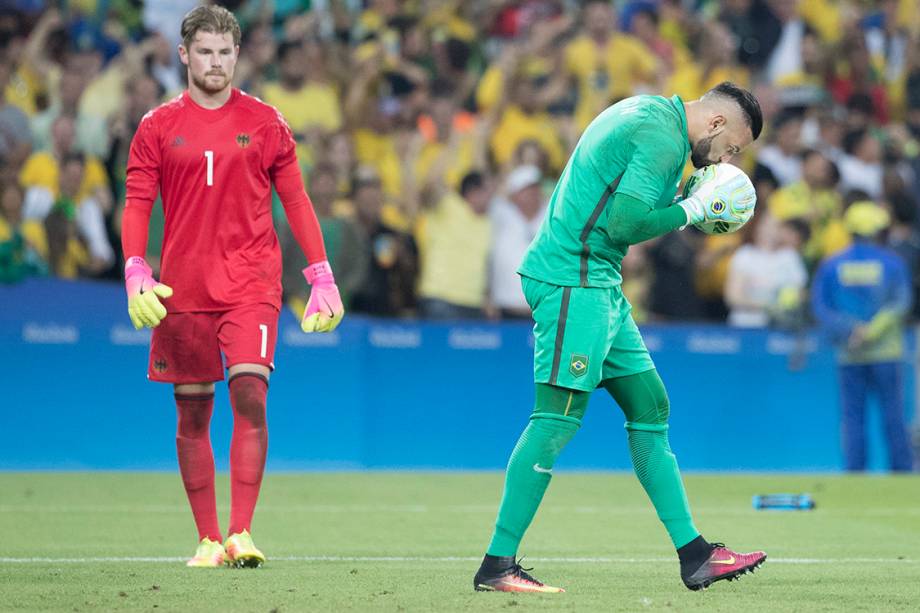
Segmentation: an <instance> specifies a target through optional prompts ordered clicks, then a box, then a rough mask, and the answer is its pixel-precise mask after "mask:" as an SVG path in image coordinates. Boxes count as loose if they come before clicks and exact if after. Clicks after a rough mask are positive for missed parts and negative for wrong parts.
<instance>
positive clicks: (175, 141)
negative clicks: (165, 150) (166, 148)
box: [171, 136, 185, 147]
mask: <svg viewBox="0 0 920 613" xmlns="http://www.w3.org/2000/svg"><path fill="white" fill-rule="evenodd" d="M184 144H185V139H184V138H182V137H181V136H177V137H176V138H174V139H173V142H172V145H171V146H172V147H181V146H182V145H184Z"/></svg>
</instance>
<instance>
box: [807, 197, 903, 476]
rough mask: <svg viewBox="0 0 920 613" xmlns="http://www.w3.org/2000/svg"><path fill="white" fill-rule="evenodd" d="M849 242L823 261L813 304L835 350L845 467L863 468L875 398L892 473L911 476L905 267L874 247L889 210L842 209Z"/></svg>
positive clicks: (871, 206)
mask: <svg viewBox="0 0 920 613" xmlns="http://www.w3.org/2000/svg"><path fill="white" fill-rule="evenodd" d="M845 220H846V224H847V227H848V229H849V230H850V232H851V233H853V235H854V237H855V240H854V243H853V245H852V246H851V247H850V248H849V249H847V250H845V251H843V252H841V253H839V254H837V255H835V256H833V257H831V258H830V259H828V260H826V261H825V262H824V263H823V264H822V265H821V267H820V268H819V269H818V272H817V274H816V276H815V279H814V283H813V287H812V307H813V309H814V312H815V316H816V317H817V319H818V322H819V323H820V324H821V326H822V328H823V329H824V330H825V331H826V332H827V334H828V335H829V336H830V338H831V339H832V341H833V342H834V343H835V344H836V346H837V348H838V363H839V372H840V386H841V387H840V395H841V409H842V426H843V427H842V435H843V450H844V458H845V462H846V469H847V470H849V471H862V470H865V469H866V412H867V409H868V407H867V400H868V396H869V394H870V393H873V394H877V395H878V398H879V404H880V407H881V412H882V416H883V424H884V431H885V438H886V441H887V447H888V461H889V466H890V468H891V470H894V471H909V470H911V467H912V462H913V460H912V454H911V449H910V444H909V441H908V435H907V428H906V425H905V417H904V398H903V395H904V387H903V385H902V383H901V377H902V373H901V370H902V368H903V365H902V361H903V359H904V347H903V334H904V317H905V316H906V314H907V312H908V310H909V309H910V301H911V286H910V278H909V275H908V272H907V267H906V266H905V264H904V262H903V261H902V260H901V258H899V257H898V256H897V254H895V253H894V252H892V251H891V250H889V249H886V248H884V247H881V246H880V245H879V244H878V241H879V239H880V236H881V234H882V232H883V231H884V230H885V229H886V228H887V227H888V225H889V216H888V213H887V212H886V211H885V210H884V209H882V208H881V207H879V206H878V205H876V204H874V203H872V202H857V203H854V204H853V205H851V206H850V208H849V209H847V211H846V216H845Z"/></svg>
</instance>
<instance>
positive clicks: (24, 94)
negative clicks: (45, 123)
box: [3, 9, 63, 116]
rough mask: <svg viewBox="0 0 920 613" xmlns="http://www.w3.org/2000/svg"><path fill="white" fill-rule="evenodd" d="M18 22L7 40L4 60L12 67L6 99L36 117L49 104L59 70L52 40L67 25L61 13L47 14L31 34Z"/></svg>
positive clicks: (51, 11) (5, 92)
mask: <svg viewBox="0 0 920 613" xmlns="http://www.w3.org/2000/svg"><path fill="white" fill-rule="evenodd" d="M17 21H18V23H17V25H16V28H15V29H14V30H12V31H9V32H8V34H7V36H5V37H4V38H7V37H8V40H7V41H6V44H5V46H4V47H5V48H4V49H3V54H4V60H5V61H6V62H9V64H10V67H11V70H10V72H11V76H10V77H9V82H8V83H7V84H6V90H5V91H4V95H5V97H6V101H7V102H8V103H9V104H12V105H13V106H17V107H19V108H20V109H22V111H23V112H25V113H26V114H27V115H29V116H32V115H34V114H35V113H36V112H37V111H39V110H40V109H41V108H42V107H43V106H45V105H46V104H47V100H48V77H49V73H51V72H52V71H53V70H54V69H55V68H56V66H55V65H54V62H53V60H52V59H51V57H50V49H51V45H49V39H50V38H51V35H52V33H54V32H56V31H59V28H60V27H61V25H62V23H63V21H62V20H61V14H60V12H58V10H57V9H49V10H47V11H45V12H44V13H43V14H42V16H41V17H40V18H39V20H38V22H37V23H36V24H35V26H34V27H33V28H32V31H31V32H28V31H27V29H26V28H25V27H24V26H25V24H24V23H23V20H22V19H21V18H20V19H18V20H17Z"/></svg>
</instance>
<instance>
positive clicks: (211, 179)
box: [204, 151, 214, 187]
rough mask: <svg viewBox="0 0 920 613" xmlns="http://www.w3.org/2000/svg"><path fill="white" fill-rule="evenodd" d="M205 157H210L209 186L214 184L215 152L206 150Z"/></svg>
mask: <svg viewBox="0 0 920 613" xmlns="http://www.w3.org/2000/svg"><path fill="white" fill-rule="evenodd" d="M204 157H206V158H207V159H208V178H207V183H206V184H207V186H208V187H211V186H212V185H214V152H213V151H205V152H204Z"/></svg>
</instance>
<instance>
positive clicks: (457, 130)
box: [414, 81, 486, 190]
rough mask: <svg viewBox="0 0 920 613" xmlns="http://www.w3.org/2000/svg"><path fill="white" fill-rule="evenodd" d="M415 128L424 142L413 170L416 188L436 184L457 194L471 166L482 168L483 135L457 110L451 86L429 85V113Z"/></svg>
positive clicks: (440, 83) (469, 118) (469, 117)
mask: <svg viewBox="0 0 920 613" xmlns="http://www.w3.org/2000/svg"><path fill="white" fill-rule="evenodd" d="M418 128H419V133H420V135H421V137H422V138H423V139H424V144H423V145H422V147H421V150H420V151H419V154H418V157H417V159H416V160H415V167H414V172H415V177H416V180H417V181H418V183H419V184H420V186H422V187H424V186H426V185H427V184H430V183H432V182H437V183H442V184H444V185H446V186H447V187H449V188H451V189H454V190H457V189H459V188H460V180H461V179H462V178H463V177H464V176H466V174H467V173H468V172H469V171H470V170H471V169H472V168H473V167H474V166H475V167H482V166H483V165H484V164H485V162H486V160H485V157H484V154H485V148H484V147H482V143H483V140H484V138H483V136H484V134H482V133H481V131H480V130H481V129H480V130H477V129H476V118H475V116H473V115H472V114H471V113H467V112H465V111H461V110H460V109H458V108H457V105H456V102H455V98H454V89H453V87H452V86H451V84H449V83H446V82H444V81H435V82H433V83H432V84H431V105H430V111H429V113H428V114H425V115H422V116H421V117H419V120H418Z"/></svg>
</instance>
